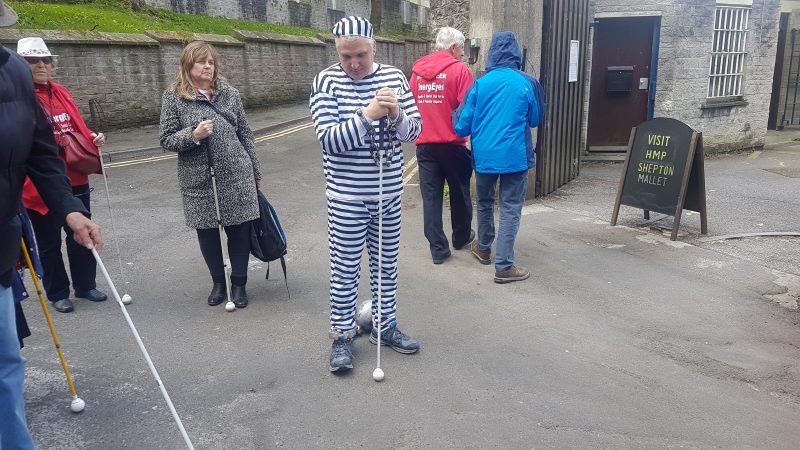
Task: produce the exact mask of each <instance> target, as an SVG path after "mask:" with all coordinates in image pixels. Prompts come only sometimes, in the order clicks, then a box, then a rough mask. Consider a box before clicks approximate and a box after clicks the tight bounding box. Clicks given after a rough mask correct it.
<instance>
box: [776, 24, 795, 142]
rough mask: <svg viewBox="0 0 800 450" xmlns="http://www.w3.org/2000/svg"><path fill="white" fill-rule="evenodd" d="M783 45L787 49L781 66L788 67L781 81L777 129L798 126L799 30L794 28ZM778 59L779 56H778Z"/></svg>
mask: <svg viewBox="0 0 800 450" xmlns="http://www.w3.org/2000/svg"><path fill="white" fill-rule="evenodd" d="M788 34H789V36H788V38H789V39H788V41H789V42H787V43H786V44H785V45H787V46H788V47H789V51H788V53H785V57H786V59H788V61H786V60H783V61H782V64H783V66H784V67H786V66H788V70H787V72H786V73H785V78H784V79H783V80H781V85H782V89H781V94H782V95H783V98H782V99H780V102H779V103H778V122H777V124H776V128H777V129H779V130H780V129H783V127H787V126H793V125H800V29H797V28H794V29H792V30H791V31H790V32H789V33H788ZM779 57H780V55H779Z"/></svg>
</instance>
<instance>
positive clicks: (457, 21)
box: [430, 0, 470, 37]
mask: <svg viewBox="0 0 800 450" xmlns="http://www.w3.org/2000/svg"><path fill="white" fill-rule="evenodd" d="M469 13H470V0H431V8H430V30H431V33H432V34H433V37H435V36H436V35H435V33H436V30H438V29H439V28H441V27H453V28H456V29H458V30H459V31H461V32H462V33H464V36H467V37H469V36H470V14H469Z"/></svg>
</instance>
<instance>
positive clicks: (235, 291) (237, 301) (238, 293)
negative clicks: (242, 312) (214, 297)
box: [231, 284, 247, 308]
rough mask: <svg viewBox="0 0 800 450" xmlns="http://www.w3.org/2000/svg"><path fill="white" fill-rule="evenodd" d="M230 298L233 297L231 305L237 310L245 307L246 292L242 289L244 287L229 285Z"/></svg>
mask: <svg viewBox="0 0 800 450" xmlns="http://www.w3.org/2000/svg"><path fill="white" fill-rule="evenodd" d="M231 297H233V304H234V305H236V307H237V308H244V307H246V306H247V291H246V290H245V289H244V285H242V286H237V285H235V284H234V285H231Z"/></svg>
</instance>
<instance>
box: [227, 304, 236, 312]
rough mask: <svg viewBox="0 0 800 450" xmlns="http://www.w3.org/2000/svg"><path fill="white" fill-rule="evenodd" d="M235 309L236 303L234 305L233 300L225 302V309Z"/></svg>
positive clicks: (229, 310)
mask: <svg viewBox="0 0 800 450" xmlns="http://www.w3.org/2000/svg"><path fill="white" fill-rule="evenodd" d="M234 309H236V305H234V304H233V302H228V303H225V311H228V312H231V311H233V310H234Z"/></svg>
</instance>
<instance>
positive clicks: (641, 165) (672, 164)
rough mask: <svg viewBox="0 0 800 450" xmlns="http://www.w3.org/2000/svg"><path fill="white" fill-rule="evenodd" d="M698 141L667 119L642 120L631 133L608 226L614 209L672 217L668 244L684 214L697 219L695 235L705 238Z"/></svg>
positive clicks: (698, 135) (613, 220)
mask: <svg viewBox="0 0 800 450" xmlns="http://www.w3.org/2000/svg"><path fill="white" fill-rule="evenodd" d="M703 165H704V163H703V135H702V133H699V132H697V131H694V130H693V129H691V128H690V127H689V126H688V125H686V124H685V123H683V122H681V121H678V120H675V119H668V118H658V119H652V120H648V121H647V122H643V123H641V124H640V125H639V126H637V127H634V128H633V129H632V130H631V138H630V141H629V142H628V152H627V154H626V155H625V165H624V168H623V170H622V175H621V177H620V180H619V188H618V189H617V200H616V202H615V203H614V214H613V216H612V218H611V225H616V224H617V217H618V216H619V207H620V205H627V206H632V207H634V208H640V209H643V210H644V218H645V219H650V211H655V212H659V213H662V214H667V215H670V216H674V217H675V220H674V222H673V225H672V240H673V241H674V240H675V239H676V238H677V237H678V226H679V225H680V222H681V213H682V212H683V210H684V209H688V210H691V211H697V212H698V213H700V231H701V233H703V234H706V233H707V232H708V229H707V228H708V220H707V214H706V180H705V170H704V167H703Z"/></svg>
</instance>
